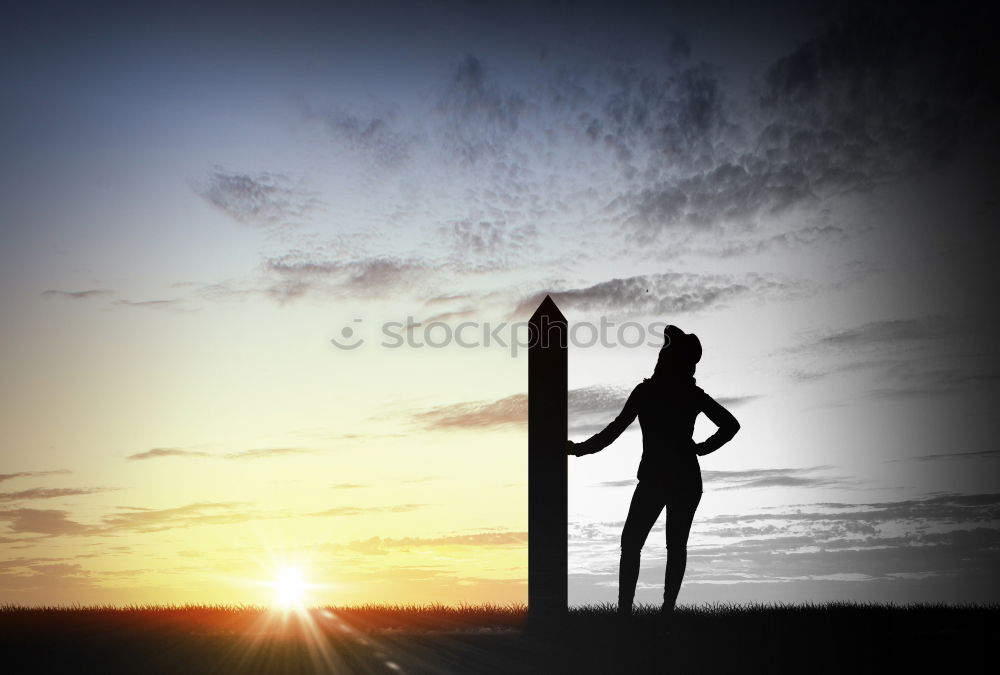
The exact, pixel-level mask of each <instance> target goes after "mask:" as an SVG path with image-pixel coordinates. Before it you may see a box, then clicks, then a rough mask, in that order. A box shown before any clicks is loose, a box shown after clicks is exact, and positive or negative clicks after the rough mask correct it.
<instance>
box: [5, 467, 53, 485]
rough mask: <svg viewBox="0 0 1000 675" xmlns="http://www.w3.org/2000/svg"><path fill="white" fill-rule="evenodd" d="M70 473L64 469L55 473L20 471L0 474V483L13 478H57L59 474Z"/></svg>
mask: <svg viewBox="0 0 1000 675" xmlns="http://www.w3.org/2000/svg"><path fill="white" fill-rule="evenodd" d="M67 473H70V471H67V470H66V469H58V470H55V471H20V472H18V473H0V483H2V482H4V481H8V480H14V479H15V478H36V477H38V476H57V475H60V474H67Z"/></svg>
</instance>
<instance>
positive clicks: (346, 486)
mask: <svg viewBox="0 0 1000 675" xmlns="http://www.w3.org/2000/svg"><path fill="white" fill-rule="evenodd" d="M330 487H332V488H334V489H335V490H357V489H360V488H368V487H371V485H366V484H364V483H334V484H333V485H331V486H330Z"/></svg>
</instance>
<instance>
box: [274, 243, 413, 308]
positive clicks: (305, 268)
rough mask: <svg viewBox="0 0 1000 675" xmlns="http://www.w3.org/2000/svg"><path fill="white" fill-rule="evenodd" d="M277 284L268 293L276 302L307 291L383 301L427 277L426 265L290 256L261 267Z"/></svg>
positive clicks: (376, 259)
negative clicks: (276, 278) (384, 297)
mask: <svg viewBox="0 0 1000 675" xmlns="http://www.w3.org/2000/svg"><path fill="white" fill-rule="evenodd" d="M265 268H266V270H267V271H268V272H269V273H272V274H274V275H277V276H278V277H279V282H278V283H277V284H275V285H273V286H272V287H270V288H269V289H268V293H269V294H270V295H271V296H272V297H274V298H276V299H279V300H282V299H284V300H289V299H293V298H296V297H300V296H302V295H304V294H306V293H307V292H309V291H319V292H326V293H332V294H341V293H343V294H349V295H351V296H354V297H357V296H361V297H383V296H387V295H389V294H391V293H393V292H395V291H398V290H399V289H401V288H409V287H411V286H412V285H413V284H414V283H416V282H417V281H420V280H422V279H423V278H424V277H425V276H426V275H427V273H428V267H427V264H426V263H424V262H423V261H420V260H416V259H408V260H401V259H398V258H393V257H389V256H378V257H370V258H361V259H356V260H329V259H322V258H316V257H314V256H312V255H310V254H304V253H300V252H293V253H289V254H286V255H284V256H280V257H277V258H270V259H268V260H267V261H266V263H265Z"/></svg>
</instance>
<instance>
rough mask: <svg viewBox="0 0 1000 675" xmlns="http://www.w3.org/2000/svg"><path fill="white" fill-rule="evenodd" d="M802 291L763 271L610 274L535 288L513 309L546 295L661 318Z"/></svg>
mask: <svg viewBox="0 0 1000 675" xmlns="http://www.w3.org/2000/svg"><path fill="white" fill-rule="evenodd" d="M806 290H807V289H806V288H805V286H804V285H803V284H801V283H798V282H794V281H791V280H786V279H782V278H779V277H776V276H770V275H763V274H745V275H739V276H736V275H726V274H711V275H708V274H692V273H684V272H666V273H663V274H648V275H644V276H636V277H626V278H623V279H611V280H610V281H602V282H600V283H597V284H594V285H593V286H587V287H585V288H574V289H564V290H546V291H540V292H538V293H536V294H533V295H531V296H530V297H528V298H526V299H525V300H523V301H521V303H519V305H518V307H517V309H516V310H515V312H514V314H515V316H530V315H531V313H532V312H534V310H535V308H536V307H538V304H539V303H540V302H541V301H542V299H543V298H544V297H545V296H546V295H551V296H552V299H553V300H555V301H556V304H558V305H559V306H560V307H561V308H563V309H564V310H566V309H575V310H578V311H582V312H591V313H598V312H599V313H602V314H605V315H611V316H618V315H627V316H632V317H635V316H655V317H664V316H669V315H672V314H673V315H676V314H680V313H684V312H693V311H698V310H701V309H705V308H707V307H714V306H720V305H725V304H726V303H727V302H732V301H735V300H742V299H747V298H752V299H758V298H763V297H769V296H770V297H775V296H777V297H787V296H791V295H794V294H797V293H801V292H806Z"/></svg>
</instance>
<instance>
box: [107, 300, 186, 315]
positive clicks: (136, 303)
mask: <svg viewBox="0 0 1000 675" xmlns="http://www.w3.org/2000/svg"><path fill="white" fill-rule="evenodd" d="M183 303H184V299H183V298H159V299H152V300H127V299H121V300H115V301H114V303H113V304H114V305H115V306H116V307H138V308H140V309H165V310H169V311H174V312H178V311H190V310H185V309H184V308H183Z"/></svg>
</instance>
